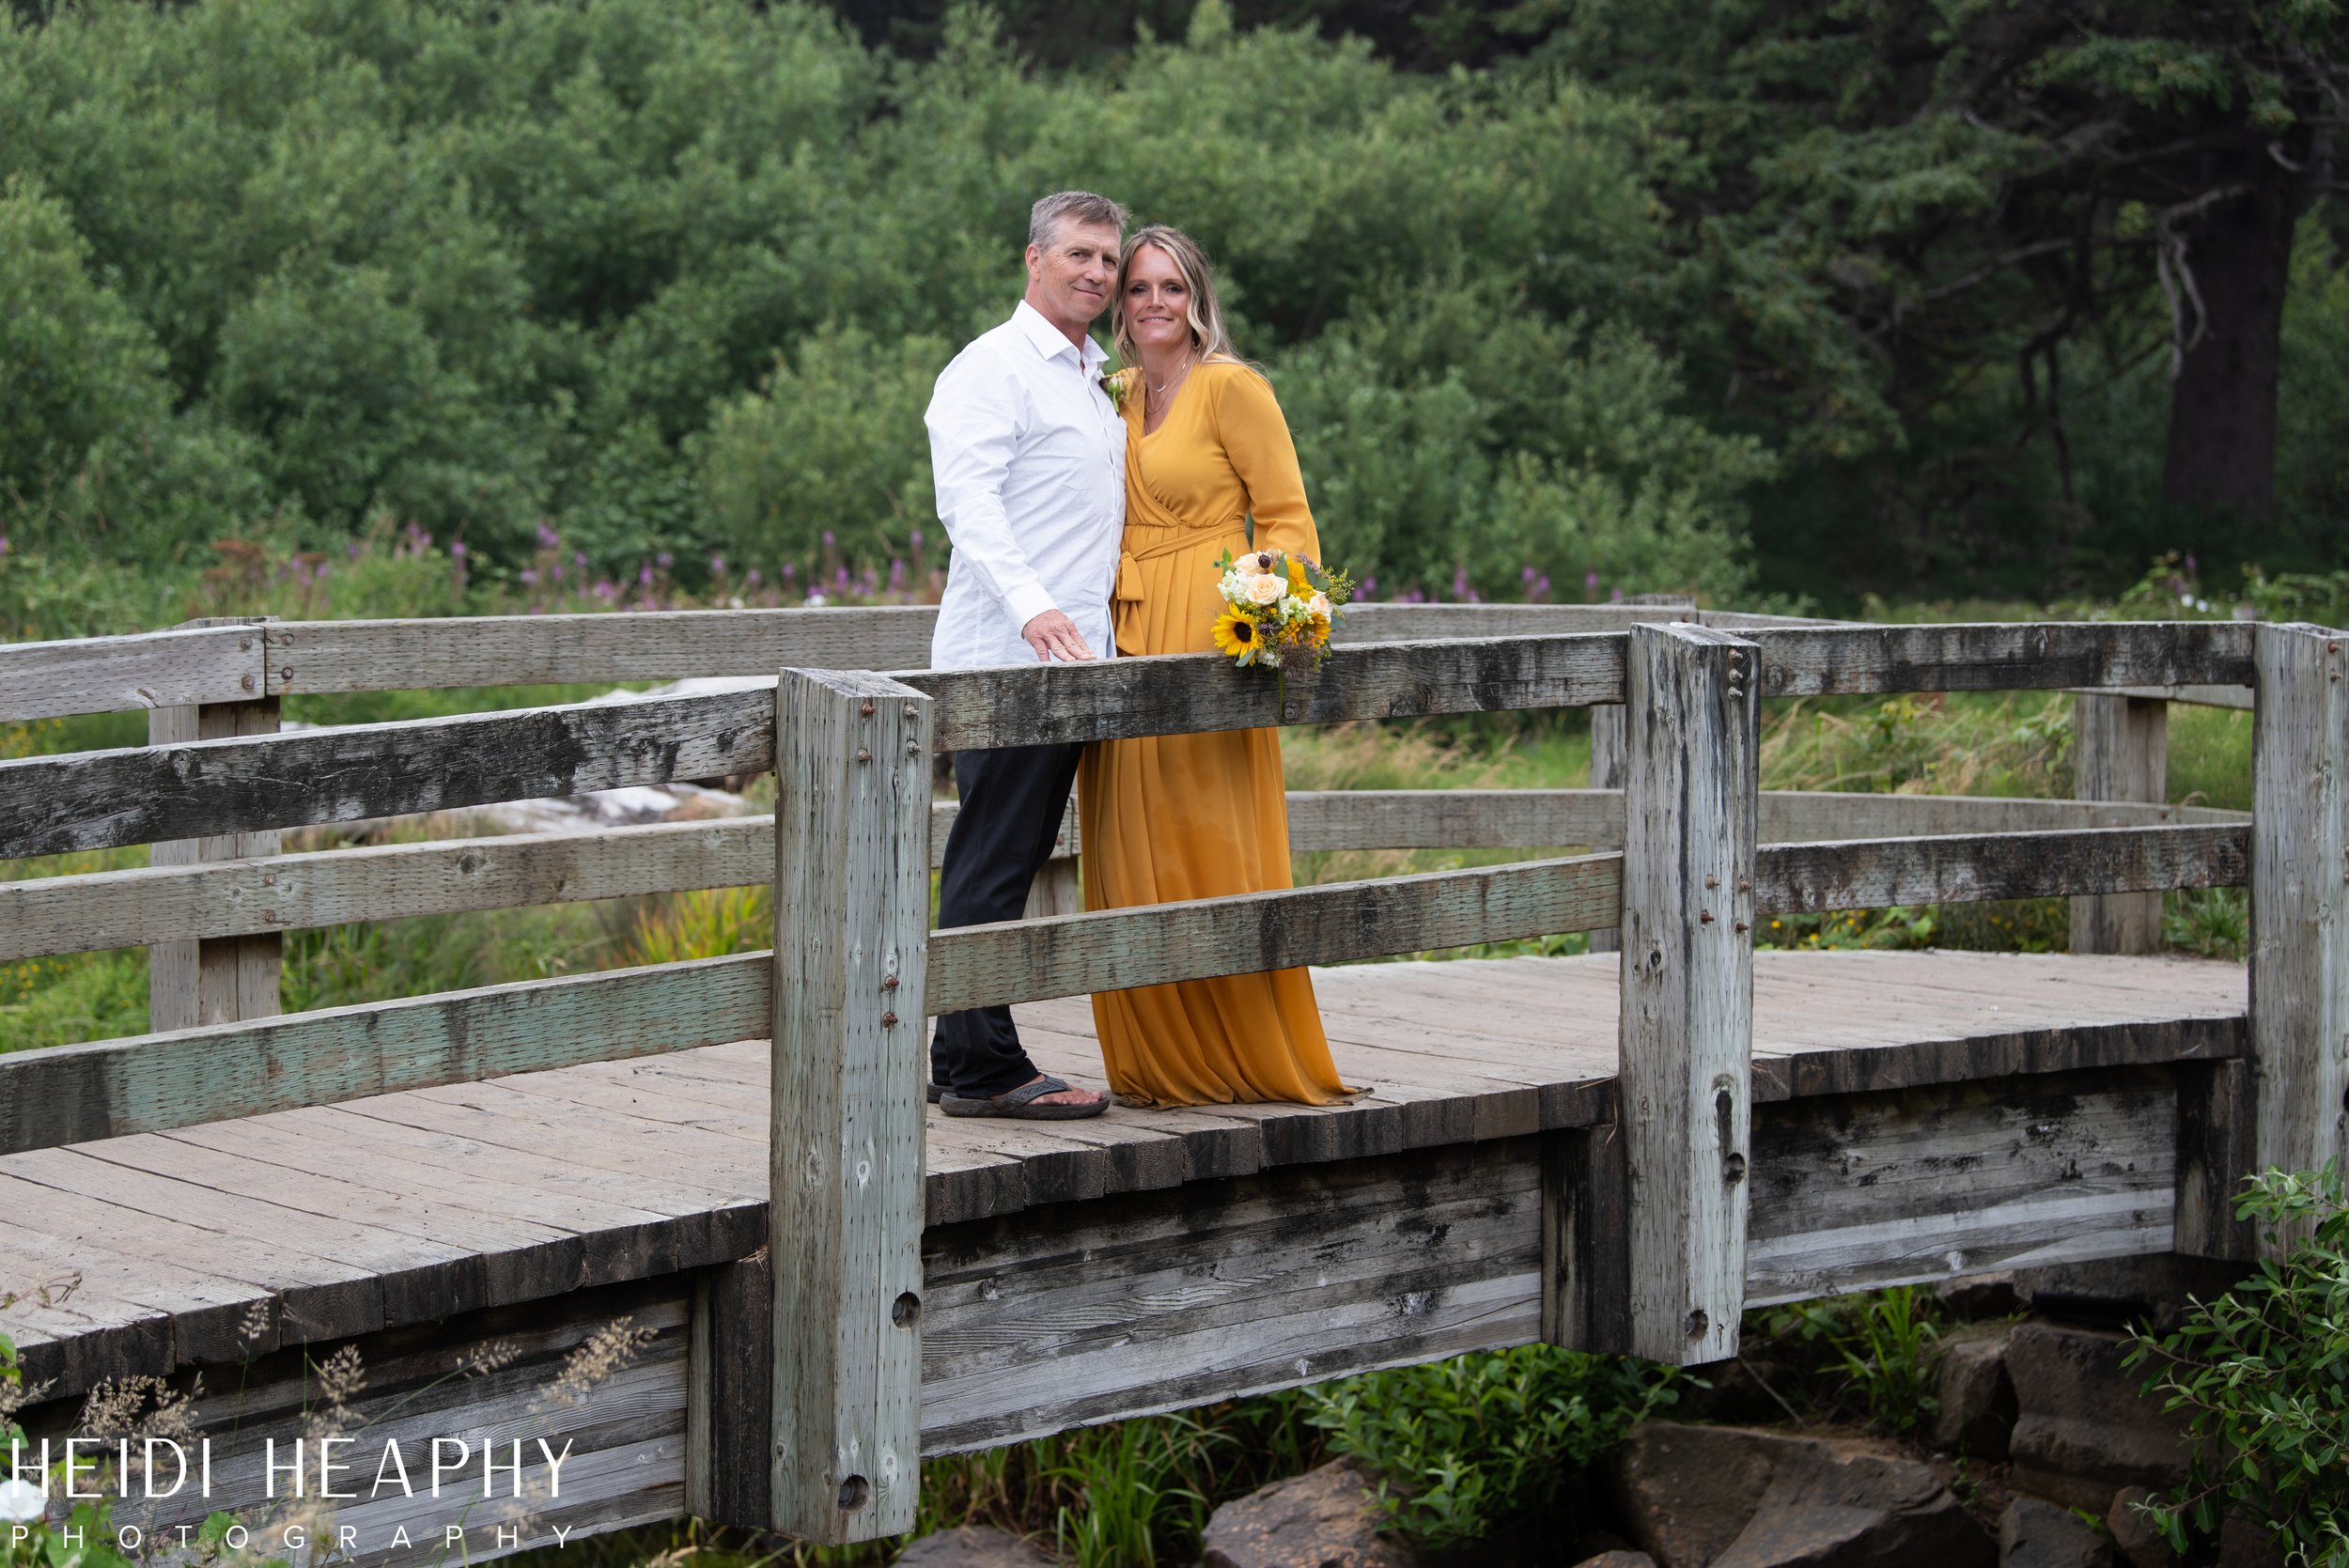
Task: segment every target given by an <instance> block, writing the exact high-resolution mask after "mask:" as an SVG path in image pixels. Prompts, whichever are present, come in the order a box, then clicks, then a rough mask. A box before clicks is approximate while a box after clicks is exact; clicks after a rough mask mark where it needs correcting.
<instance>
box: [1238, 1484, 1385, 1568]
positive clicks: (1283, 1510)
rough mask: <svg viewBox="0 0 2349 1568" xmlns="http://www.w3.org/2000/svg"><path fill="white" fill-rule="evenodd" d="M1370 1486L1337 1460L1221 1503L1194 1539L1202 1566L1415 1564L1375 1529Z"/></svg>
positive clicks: (1375, 1567) (1365, 1567) (1380, 1567)
mask: <svg viewBox="0 0 2349 1568" xmlns="http://www.w3.org/2000/svg"><path fill="white" fill-rule="evenodd" d="M1370 1487H1371V1483H1370V1481H1369V1479H1368V1477H1366V1476H1365V1475H1364V1474H1363V1472H1362V1471H1361V1470H1360V1469H1358V1468H1357V1467H1355V1465H1354V1463H1353V1462H1352V1461H1351V1460H1346V1459H1340V1460H1336V1461H1334V1462H1332V1463H1330V1464H1328V1465H1324V1466H1322V1467H1320V1468H1319V1469H1317V1470H1308V1471H1306V1472H1305V1473H1304V1474H1303V1475H1300V1476H1292V1477H1290V1478H1289V1479H1288V1480H1286V1481H1276V1482H1274V1483H1272V1484H1271V1485H1269V1486H1266V1487H1261V1488H1259V1489H1258V1490H1256V1491H1253V1492H1251V1493H1249V1494H1248V1496H1246V1497H1244V1498H1236V1499H1234V1500H1233V1501H1231V1502H1227V1503H1225V1504H1224V1505H1223V1506H1222V1507H1221V1508H1219V1509H1217V1510H1216V1511H1215V1516H1214V1517H1213V1518H1211V1519H1209V1520H1208V1521H1207V1529H1206V1534H1205V1535H1203V1536H1202V1537H1201V1538H1200V1542H1199V1545H1200V1547H1201V1550H1202V1552H1203V1554H1204V1555H1203V1561H1204V1562H1205V1564H1206V1568H1418V1563H1419V1559H1418V1558H1417V1557H1416V1556H1415V1555H1414V1554H1413V1553H1412V1552H1411V1550H1410V1548H1408V1546H1406V1545H1403V1543H1402V1542H1400V1541H1398V1540H1396V1539H1394V1538H1393V1537H1392V1536H1388V1535H1381V1534H1379V1533H1378V1532H1377V1529H1374V1528H1373V1523H1374V1521H1375V1520H1376V1519H1377V1511H1376V1510H1375V1509H1374V1508H1373V1506H1372V1504H1371V1501H1370Z"/></svg>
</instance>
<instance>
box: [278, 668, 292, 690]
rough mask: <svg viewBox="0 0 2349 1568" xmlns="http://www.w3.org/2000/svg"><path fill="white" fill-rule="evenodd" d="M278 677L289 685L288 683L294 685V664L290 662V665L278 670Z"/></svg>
mask: <svg viewBox="0 0 2349 1568" xmlns="http://www.w3.org/2000/svg"><path fill="white" fill-rule="evenodd" d="M277 678H278V679H280V680H282V681H284V682H285V683H286V684H287V685H288V686H290V685H292V684H293V666H292V665H290V664H288V665H287V666H286V667H285V668H284V669H282V670H280V671H278V672H277Z"/></svg>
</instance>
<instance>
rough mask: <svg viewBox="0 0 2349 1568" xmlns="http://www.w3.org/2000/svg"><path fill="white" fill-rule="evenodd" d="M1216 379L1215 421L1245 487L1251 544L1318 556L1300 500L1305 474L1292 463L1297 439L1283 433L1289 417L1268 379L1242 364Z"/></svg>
mask: <svg viewBox="0 0 2349 1568" xmlns="http://www.w3.org/2000/svg"><path fill="white" fill-rule="evenodd" d="M1216 382H1217V385H1216V405H1215V408H1216V427H1217V428H1218V430H1219V431H1220V433H1221V435H1222V438H1223V449H1224V451H1225V452H1226V453H1227V454H1229V456H1230V457H1231V459H1232V471H1233V472H1234V473H1235V474H1238V475H1239V482H1240V485H1241V487H1242V488H1243V489H1246V490H1247V492H1248V510H1249V511H1250V512H1251V513H1252V514H1253V515H1254V517H1255V520H1256V534H1255V544H1256V548H1257V549H1259V550H1278V551H1285V552H1287V553H1289V554H1293V555H1302V556H1304V557H1305V558H1306V559H1307V560H1310V561H1319V560H1320V559H1321V536H1320V535H1319V533H1318V532H1317V531H1316V530H1315V527H1314V514H1313V508H1312V507H1310V506H1308V505H1306V504H1305V475H1304V474H1302V473H1301V472H1300V471H1299V468H1298V466H1297V443H1296V442H1293V441H1291V440H1290V439H1289V422H1288V421H1287V420H1286V419H1285V418H1283V416H1282V413H1281V404H1280V400H1279V399H1278V398H1276V397H1274V396H1272V383H1271V382H1269V381H1268V380H1265V379H1264V378H1263V377H1262V376H1260V375H1258V374H1257V373H1256V372H1255V371H1253V370H1252V369H1250V368H1249V367H1248V366H1246V365H1233V366H1231V367H1229V368H1227V369H1225V370H1223V371H1222V373H1221V374H1220V375H1219V376H1217V378H1216Z"/></svg>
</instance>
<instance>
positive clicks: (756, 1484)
mask: <svg viewBox="0 0 2349 1568" xmlns="http://www.w3.org/2000/svg"><path fill="white" fill-rule="evenodd" d="M774 1361H775V1270H774V1264H773V1261H772V1258H771V1256H770V1253H769V1250H768V1249H766V1248H764V1247H762V1248H760V1249H759V1250H757V1251H755V1252H754V1253H752V1254H751V1255H750V1256H749V1257H747V1258H743V1259H741V1260H739V1262H735V1263H727V1264H720V1265H717V1266H716V1267H714V1268H707V1269H704V1270H703V1271H702V1272H701V1273H700V1274H699V1275H698V1276H697V1277H696V1278H695V1280H694V1284H693V1335H692V1366H691V1370H690V1374H689V1375H690V1377H691V1379H692V1384H691V1387H692V1392H691V1395H690V1397H689V1398H688V1400H687V1402H686V1419H687V1428H686V1452H685V1507H686V1511H687V1512H688V1513H690V1514H692V1515H693V1516H694V1517H695V1518H699V1519H707V1520H708V1521H709V1522H710V1523H712V1524H717V1525H739V1526H741V1527H742V1528H744V1529H761V1530H763V1529H767V1528H768V1521H770V1519H772V1518H773V1517H774V1496H773V1493H774V1486H773V1477H772V1475H771V1474H770V1465H771V1461H772V1451H773V1447H774V1439H773V1436H772V1434H773V1432H774V1406H773V1405H772V1404H771V1401H772V1399H773V1396H774V1374H773V1372H772V1370H771V1369H772V1368H773V1366H774Z"/></svg>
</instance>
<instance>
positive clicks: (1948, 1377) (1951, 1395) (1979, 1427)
mask: <svg viewBox="0 0 2349 1568" xmlns="http://www.w3.org/2000/svg"><path fill="white" fill-rule="evenodd" d="M2006 1339H2007V1330H2006V1329H2005V1328H2004V1327H1999V1328H1998V1329H1996V1330H1994V1331H1992V1332H1988V1333H1983V1334H1979V1335H1972V1336H1967V1337H1962V1338H1952V1340H1950V1341H1949V1342H1948V1343H1945V1344H1944V1345H1943V1346H1942V1350H1941V1365H1940V1367H1939V1369H1938V1371H1937V1374H1936V1389H1935V1392H1936V1396H1937V1398H1938V1400H1939V1401H1940V1405H1941V1408H1940V1409H1939V1410H1937V1411H1936V1412H1935V1414H1934V1418H1933V1427H1932V1430H1931V1431H1930V1432H1929V1433H1928V1434H1927V1436H1929V1437H1930V1438H1931V1439H1932V1442H1933V1446H1934V1447H1935V1448H1937V1449H1938V1450H1940V1451H1941V1452H1944V1453H1964V1454H1965V1455H1967V1457H1968V1458H1971V1459H1988V1460H1999V1459H2004V1458H2005V1457H2006V1456H2007V1445H2008V1442H2009V1440H2010V1439H2011V1438H2012V1437H2013V1436H2014V1434H2015V1385H2014V1384H2013V1383H2012V1382H2011V1381H2010V1380H2009V1379H2008V1377H2007V1374H2006Z"/></svg>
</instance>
